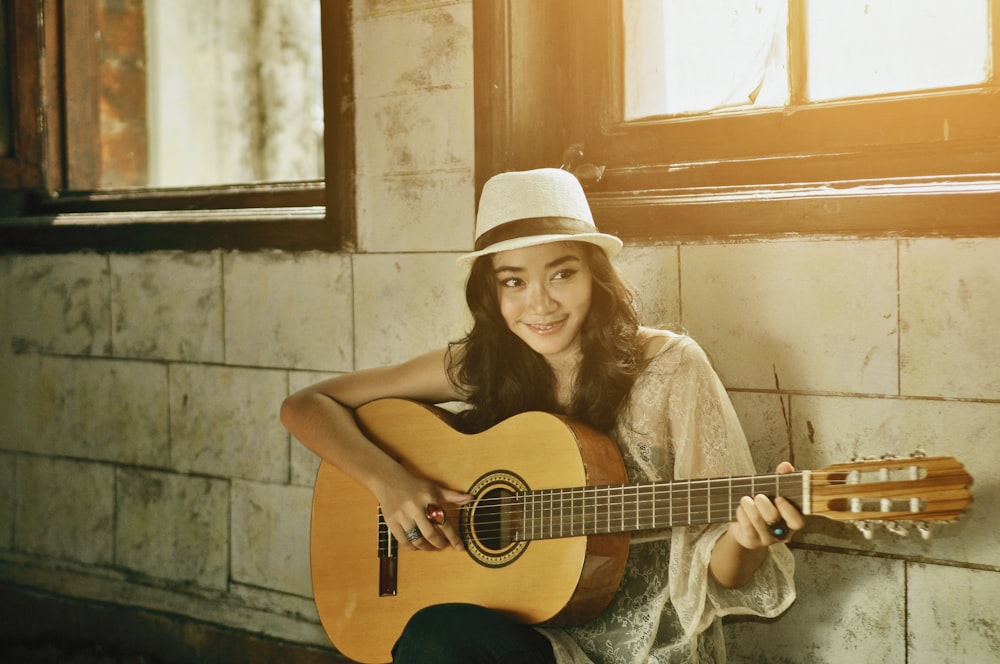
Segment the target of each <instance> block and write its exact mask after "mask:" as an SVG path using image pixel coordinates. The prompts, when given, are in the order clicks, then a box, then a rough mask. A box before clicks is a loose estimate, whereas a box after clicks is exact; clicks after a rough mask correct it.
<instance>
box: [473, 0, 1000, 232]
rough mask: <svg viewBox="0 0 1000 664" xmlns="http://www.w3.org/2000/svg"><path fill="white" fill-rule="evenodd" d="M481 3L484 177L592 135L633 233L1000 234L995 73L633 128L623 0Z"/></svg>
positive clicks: (603, 192)
mask: <svg viewBox="0 0 1000 664" xmlns="http://www.w3.org/2000/svg"><path fill="white" fill-rule="evenodd" d="M992 4H993V10H994V11H993V13H992V24H993V26H992V27H993V34H994V35H997V38H995V39H993V48H994V62H996V63H998V66H1000V56H998V49H1000V27H998V25H1000V10H998V9H997V6H998V5H1000V2H998V0H992ZM473 12H474V26H475V72H476V164H477V178H476V179H477V185H478V187H481V186H482V183H483V182H484V181H485V180H486V179H487V178H489V177H490V176H491V175H493V174H494V173H497V172H501V171H504V170H513V169H520V168H534V167H539V166H558V165H560V163H561V159H562V156H563V153H564V151H565V150H566V149H567V148H568V147H569V146H571V145H574V144H582V145H583V152H584V157H583V160H584V161H586V162H589V163H593V164H595V165H599V166H604V167H605V168H606V170H605V171H604V176H603V178H602V180H601V181H600V182H598V183H596V184H594V185H593V186H591V187H589V189H588V196H589V198H590V202H591V206H592V208H593V210H594V215H595V218H596V219H597V222H598V224H599V225H600V226H601V227H602V229H604V230H607V231H609V232H613V233H616V234H618V235H620V236H621V237H623V238H624V239H626V240H629V241H633V242H639V243H656V242H684V241H706V240H707V241H711V240H733V239H739V238H755V237H762V238H772V237H773V238H778V237H795V236H801V235H809V236H824V235H831V236H837V237H846V236H857V237H885V236H914V237H916V236H921V237H922V236H928V235H940V236H948V237H958V236H993V235H1000V221H998V220H997V214H996V210H998V209H1000V85H998V80H997V72H994V75H993V79H992V80H991V81H990V82H989V84H988V85H987V86H986V87H985V88H984V89H956V90H950V91H946V92H941V93H938V94H933V95H927V96H921V97H903V96H899V97H895V98H885V99H879V100H865V101H854V102H841V103H827V104H817V105H815V106H797V107H794V108H793V109H789V110H779V111H748V112H739V113H728V114H719V115H713V116H709V117H701V118H683V119H670V120H665V121H655V122H654V121H649V122H630V123H625V122H621V121H620V120H619V119H618V118H621V117H622V115H621V101H620V100H621V98H622V95H621V87H620V86H621V83H620V80H621V76H620V75H618V72H620V71H621V62H620V55H619V54H620V52H621V48H620V44H619V40H620V37H619V36H618V35H619V32H618V31H617V30H615V29H614V28H613V26H616V25H620V21H621V16H620V3H617V2H614V1H612V0H548V1H546V2H544V3H542V2H531V1H530V0H499V1H497V2H491V3H474V5H473ZM791 38H793V39H794V38H795V36H794V35H791ZM735 135H739V136H742V137H744V139H745V140H743V141H742V142H739V141H733V140H732V137H733V136H735Z"/></svg>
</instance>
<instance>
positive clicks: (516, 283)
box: [500, 277, 523, 288]
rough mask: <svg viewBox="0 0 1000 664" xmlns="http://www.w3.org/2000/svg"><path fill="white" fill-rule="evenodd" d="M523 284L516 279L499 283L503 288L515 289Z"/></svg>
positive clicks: (512, 278) (511, 278)
mask: <svg viewBox="0 0 1000 664" xmlns="http://www.w3.org/2000/svg"><path fill="white" fill-rule="evenodd" d="M522 283H523V282H522V281H521V280H520V279H518V278H517V277H510V278H509V279H504V280H502V281H501V282H500V285H501V286H503V287H505V288H517V287H518V286H520V285H521V284H522Z"/></svg>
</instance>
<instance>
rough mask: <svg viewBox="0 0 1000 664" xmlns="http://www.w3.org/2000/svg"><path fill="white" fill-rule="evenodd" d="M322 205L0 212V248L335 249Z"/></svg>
mask: <svg viewBox="0 0 1000 664" xmlns="http://www.w3.org/2000/svg"><path fill="white" fill-rule="evenodd" d="M337 227H338V224H336V223H335V222H334V221H332V220H329V219H328V218H327V215H326V207H325V206H322V205H316V206H291V207H267V208H238V209H208V210H166V211H164V210H152V211H122V212H65V213H43V214H38V215H30V216H19V217H8V218H0V252H4V253H68V252H73V251H88V250H89V251H99V252H122V253H136V252H146V251H155V250H183V251H207V250H212V249H234V250H243V251H250V250H259V249H283V250H288V251H302V250H308V249H315V250H320V251H336V250H337V249H338V248H339V245H340V238H339V235H338V231H337Z"/></svg>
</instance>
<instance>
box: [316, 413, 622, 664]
mask: <svg viewBox="0 0 1000 664" xmlns="http://www.w3.org/2000/svg"><path fill="white" fill-rule="evenodd" d="M356 417H357V419H358V422H359V424H360V425H361V428H362V430H364V431H365V433H366V434H367V435H368V436H369V438H371V439H372V440H373V441H375V442H376V443H377V444H378V445H379V446H380V447H382V449H384V450H385V451H386V452H387V453H388V454H390V455H391V456H393V457H394V458H397V459H399V460H400V461H401V462H402V463H403V464H404V465H405V466H406V467H407V468H409V469H410V470H411V471H413V472H414V473H416V474H418V475H422V476H424V477H427V478H430V479H433V480H435V481H436V482H438V483H440V484H442V485H443V486H447V487H450V488H452V489H455V490H459V491H469V492H470V493H478V492H479V491H473V488H474V487H476V486H477V483H479V484H480V485H482V483H483V481H484V478H486V481H487V483H489V481H490V480H489V478H490V477H494V476H496V478H497V480H496V481H497V482H503V481H505V480H504V479H503V478H505V477H507V476H508V473H506V472H503V471H510V473H513V475H514V476H515V477H516V478H517V479H518V480H520V481H523V483H524V485H526V486H527V487H529V488H530V489H532V490H536V489H545V488H555V487H568V486H598V485H606V484H620V483H624V482H626V481H627V478H626V472H625V468H624V465H623V463H622V461H621V457H620V454H619V452H618V449H617V447H616V446H615V444H614V442H613V441H611V440H610V439H608V438H607V437H605V436H603V435H602V434H599V433H597V432H595V431H593V430H591V429H589V428H587V427H585V426H583V425H580V424H578V423H575V422H571V421H569V420H566V419H563V418H560V417H557V416H555V415H550V414H546V413H538V412H532V413H524V414H521V415H517V416H515V417H513V418H510V419H508V420H505V421H504V422H501V423H500V424H498V425H497V426H495V427H493V428H492V429H489V430H487V431H485V432H483V433H480V434H476V435H471V436H470V435H465V434H461V433H459V432H457V431H455V430H454V429H453V428H452V427H451V426H449V424H448V423H447V421H446V420H445V419H444V416H443V415H442V413H441V411H439V410H437V409H434V408H432V407H429V406H425V405H422V404H418V403H414V402H410V401H405V400H399V399H383V400H379V401H374V402H372V403H370V404H366V405H365V406H362V407H361V408H359V409H358V410H357V412H356ZM486 490H487V491H488V490H489V489H486ZM445 507H446V511H447V512H448V518H449V519H453V520H454V519H460V518H462V517H461V515H460V514H459V513H458V510H457V509H456V508H455V507H454V506H445ZM453 523H457V521H453ZM378 530H379V521H378V504H377V502H376V500H375V498H374V497H373V496H372V495H371V493H370V492H369V491H368V490H367V489H366V488H365V487H363V486H361V485H360V484H358V483H356V482H355V481H354V480H353V479H351V478H350V477H348V476H347V475H345V474H344V473H342V472H341V471H339V470H338V469H337V468H336V467H334V466H333V465H331V464H329V463H326V462H324V463H322V464H321V466H320V470H319V474H318V476H317V479H316V486H315V491H314V497H313V510H312V532H311V556H312V576H313V589H314V593H315V598H316V607H317V610H318V612H319V616H320V619H321V621H322V623H323V627H324V629H325V630H326V632H327V634H328V635H329V637H330V639H331V641H332V642H333V644H334V645H335V646H336V647H337V649H338V650H339V651H340V652H341V653H343V654H344V655H346V656H347V657H350V658H352V659H355V660H357V661H360V662H389V661H390V660H391V654H390V651H391V648H392V646H393V644H394V643H395V641H396V639H397V638H398V636H399V634H400V633H401V632H402V630H403V627H404V625H405V624H406V622H407V621H408V620H409V618H410V617H411V616H412V615H413V614H414V613H416V612H417V611H419V610H420V609H422V608H424V607H427V606H431V605H434V604H441V603H446V602H465V603H471V604H478V605H482V606H487V607H490V608H493V609H497V610H499V611H502V612H505V613H507V614H509V615H511V616H512V617H514V618H516V619H517V620H519V621H521V622H525V623H530V624H537V623H545V622H555V623H560V622H581V621H585V620H588V619H590V618H592V617H594V616H596V615H597V614H598V613H599V612H600V611H601V610H602V609H603V608H604V607H605V606H606V605H607V603H608V602H609V601H610V600H611V598H612V597H613V595H614V593H615V592H616V591H617V588H618V585H619V583H620V581H621V578H622V574H623V572H624V568H625V561H626V558H627V556H628V542H629V535H628V533H618V534H610V535H590V536H582V537H564V538H553V539H542V540H536V541H531V542H528V543H527V544H526V545H523V548H521V549H519V550H518V552H517V554H516V555H512V556H511V559H510V560H509V561H507V560H505V559H504V558H503V557H500V558H498V559H497V560H495V561H487V562H488V564H484V563H483V561H481V560H477V559H476V558H474V557H473V556H472V555H470V553H469V552H459V551H455V550H453V549H446V550H442V551H438V552H421V551H412V550H410V549H408V548H406V547H399V548H398V551H397V560H395V561H394V565H395V571H394V573H393V578H392V579H391V581H392V585H393V586H394V591H395V594H394V595H391V594H390V595H383V594H381V593H380V588H382V587H383V586H384V584H385V582H386V580H385V578H384V577H385V572H384V568H383V567H382V566H381V565H380V561H379V551H378ZM469 544H474V542H471V541H470V542H469Z"/></svg>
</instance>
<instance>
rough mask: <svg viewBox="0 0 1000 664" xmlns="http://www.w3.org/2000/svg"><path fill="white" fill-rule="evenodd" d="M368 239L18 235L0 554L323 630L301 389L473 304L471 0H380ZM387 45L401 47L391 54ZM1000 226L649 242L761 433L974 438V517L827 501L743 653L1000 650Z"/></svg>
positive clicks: (110, 592) (371, 22) (80, 586)
mask: <svg viewBox="0 0 1000 664" xmlns="http://www.w3.org/2000/svg"><path fill="white" fill-rule="evenodd" d="M355 5H356V16H355V20H356V28H355V48H356V51H357V53H356V67H357V82H356V87H357V97H358V99H357V104H358V108H357V110H358V131H359V146H358V169H359V173H358V176H359V177H358V210H359V215H360V220H359V247H358V251H356V252H354V253H349V254H348V253H344V254H336V255H323V254H318V253H317V254H309V253H306V254H299V255H289V254H282V253H265V252H261V253H252V254H246V253H227V252H209V253H201V254H180V253H166V252H164V253H153V254H149V255H141V256H133V255H111V256H101V255H95V254H76V255H70V256H16V255H15V256H11V255H5V256H0V284H2V290H0V580H6V581H15V582H18V583H24V584H29V585H33V586H37V587H39V588H43V589H46V590H51V591H55V592H61V593H66V594H69V595H74V596H80V597H87V598H94V599H98V600H104V601H109V602H120V603H124V604H128V605H134V606H142V607H151V608H155V609H158V610H163V611H170V612H176V613H181V614H185V615H190V616H192V617H195V618H199V619H204V620H210V621H213V622H216V623H222V624H227V625H232V626H236V627H239V628H242V629H247V630H251V631H255V632H263V633H265V634H270V635H274V636H278V637H281V638H285V639H289V640H292V641H298V642H303V643H314V644H323V643H325V642H326V641H325V636H324V635H323V633H322V630H321V629H320V627H319V626H318V625H317V624H316V617H315V610H314V609H313V606H312V601H311V589H310V582H309V571H308V566H309V559H308V527H309V501H310V497H311V489H310V487H311V483H312V478H313V474H314V472H315V467H316V460H315V459H314V458H312V457H311V455H310V454H309V453H308V452H306V451H305V450H304V448H302V447H301V446H300V445H298V444H297V443H295V441H293V440H290V439H289V436H288V435H287V434H286V433H285V432H284V431H283V430H282V428H281V427H280V425H279V423H278V421H277V408H278V405H279V404H280V402H281V400H282V398H283V397H284V396H285V395H286V394H288V393H289V391H291V390H295V389H297V388H298V387H300V386H303V385H305V384H307V383H309V382H312V381H314V380H317V379H318V378H320V377H323V376H326V375H329V374H331V373H336V372H342V371H348V370H351V369H354V368H362V367H367V366H374V365H379V364H384V363H387V362H393V361H399V360H403V359H405V358H408V357H410V356H412V355H413V354H415V353H418V352H421V351H424V350H427V349H429V348H432V347H435V346H437V345H440V344H441V343H442V342H443V341H444V340H447V339H449V338H453V337H455V336H456V335H458V334H459V333H460V332H461V331H462V330H463V328H464V325H465V322H466V314H465V312H464V302H463V296H462V280H463V274H462V272H461V271H460V270H459V269H458V268H457V267H455V266H454V261H453V258H454V257H455V255H456V254H457V252H460V251H462V250H464V249H467V248H468V247H469V245H470V244H471V237H472V211H473V207H474V206H473V200H472V197H473V193H472V192H473V154H472V145H473V131H472V116H473V104H472V73H471V60H472V27H471V3H470V2H469V1H468V0H465V1H462V2H433V1H430V0H428V1H427V2H413V1H403V0H397V1H395V2H389V1H384V2H376V1H375V0H367V1H362V0H356V2H355ZM390 56H391V57H390ZM998 255H1000V240H996V239H962V240H948V239H920V240H898V241H897V240H889V239H883V240H878V239H876V240H865V241H838V240H822V241H819V240H817V241H811V240H809V239H801V240H790V241H779V242H757V243H754V242H740V243H734V244H705V245H697V244H691V245H683V246H657V247H628V248H627V250H626V251H625V252H624V254H623V257H622V259H621V260H620V261H619V264H620V267H621V268H622V270H623V271H624V272H625V273H626V274H627V275H628V276H629V277H630V278H631V279H632V280H633V281H634V282H636V283H637V284H638V285H639V286H640V290H641V294H642V300H643V313H644V318H645V319H646V321H647V322H650V323H666V324H669V325H672V326H682V327H683V328H685V329H686V330H687V331H689V332H690V333H691V334H692V335H694V336H695V337H696V338H697V339H698V340H699V341H700V342H701V343H702V344H703V345H704V346H705V347H706V348H707V349H708V350H709V352H710V354H711V356H712V357H713V359H714V361H715V363H716V366H717V368H718V369H719V372H720V374H721V375H722V377H723V379H724V381H725V382H726V384H727V385H728V386H729V387H730V388H731V390H732V396H733V400H734V402H735V404H736V406H737V409H738V411H739V413H740V416H741V418H742V420H743V423H744V426H745V428H746V430H747V433H748V436H749V438H750V439H751V441H752V443H753V445H754V446H755V453H756V461H757V464H758V467H759V468H760V469H761V470H767V469H769V468H771V467H773V465H774V464H775V463H776V462H777V461H778V460H781V459H784V458H791V459H792V460H793V461H794V462H795V463H796V464H797V465H799V466H800V467H803V468H816V467H821V466H824V465H827V464H830V463H834V462H839V461H844V460H847V459H849V458H850V457H851V456H853V455H855V454H859V453H860V454H882V453H883V452H886V451H898V452H901V453H909V452H911V451H912V450H915V449H917V448H923V449H925V450H927V451H928V452H929V453H935V454H946V455H954V456H957V457H959V458H960V459H961V460H962V461H963V462H964V463H965V464H966V466H967V467H968V469H969V470H970V472H971V473H972V474H973V476H974V477H975V481H976V484H975V486H974V495H975V503H974V505H973V506H972V509H971V511H970V512H969V514H968V515H967V518H965V519H963V520H962V521H961V522H960V523H958V524H956V525H953V526H950V527H947V528H944V529H942V530H941V531H940V532H938V533H937V535H936V537H935V538H933V539H931V540H930V541H928V542H925V541H923V540H921V539H920V538H910V539H906V540H899V539H897V538H895V537H890V536H884V535H880V536H879V537H877V538H876V540H874V541H872V542H867V541H865V540H864V539H863V538H862V537H861V535H860V534H859V533H857V532H856V531H854V530H853V529H851V528H849V527H846V526H842V525H840V524H836V523H833V522H829V521H826V520H818V519H817V520H815V521H814V523H813V524H812V528H811V531H810V532H809V533H808V534H806V535H802V536H799V537H798V538H797V540H798V542H799V545H798V547H797V548H796V558H797V561H798V563H799V567H798V572H797V579H798V583H799V600H798V601H797V602H796V604H795V605H794V606H793V607H792V608H791V609H790V610H789V611H788V613H787V614H786V615H785V616H783V617H781V618H780V619H778V620H776V621H771V622H760V621H753V620H747V619H738V620H733V621H732V622H730V623H729V627H728V628H727V629H728V635H729V638H730V640H731V654H732V660H733V661H736V662H787V661H793V662H806V661H808V662H830V663H837V664H840V663H843V664H848V663H849V664H856V663H857V662H880V663H881V662H899V663H902V662H908V663H909V664H914V663H923V662H928V663H930V662H934V663H939V662H956V663H957V662H962V663H965V662H989V661H996V660H995V658H996V653H997V652H1000V608H998V606H997V603H996V601H995V598H996V597H998V596H1000V528H997V525H996V524H997V522H996V519H995V517H994V516H993V515H994V514H995V513H996V512H997V510H998V508H1000V498H998V496H997V490H996V488H995V487H996V486H997V483H998V481H1000V437H998V434H997V431H1000V334H998V332H997V331H996V328H995V323H996V321H997V314H996V312H997V311H998V310H1000V267H998V264H997V260H996V257H997V256H998Z"/></svg>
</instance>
